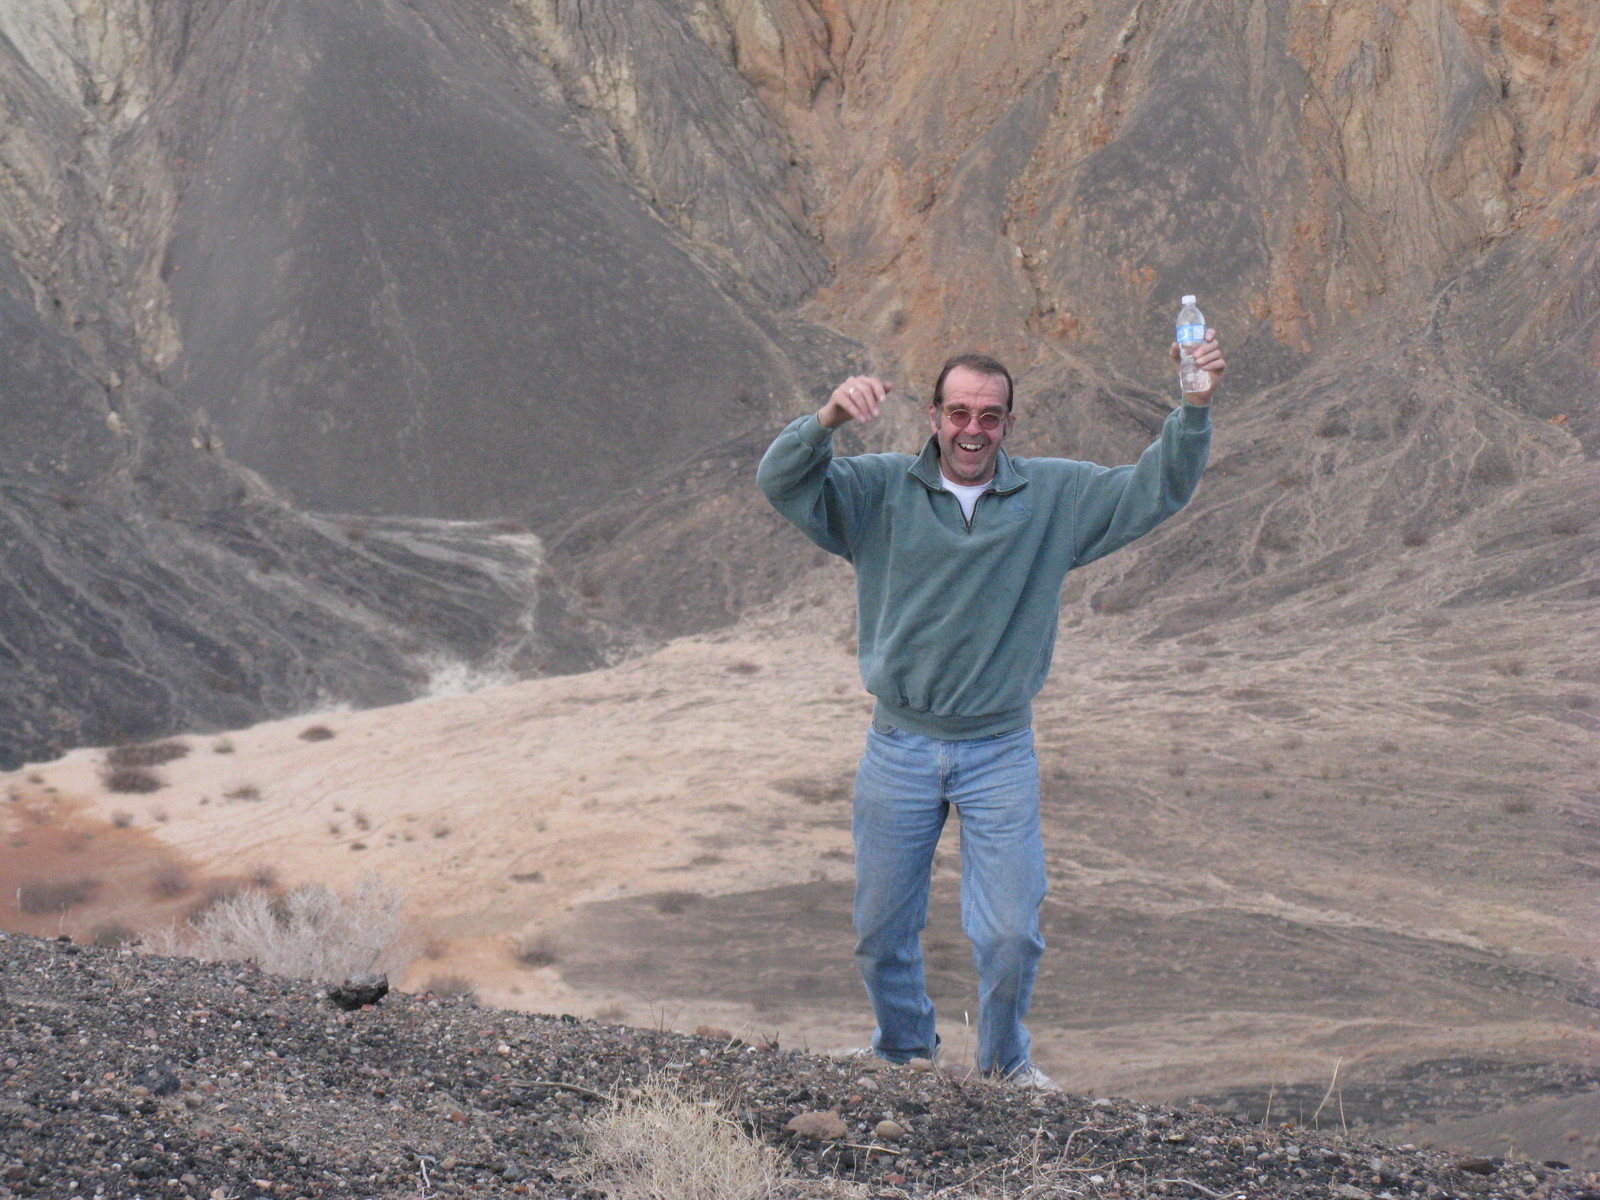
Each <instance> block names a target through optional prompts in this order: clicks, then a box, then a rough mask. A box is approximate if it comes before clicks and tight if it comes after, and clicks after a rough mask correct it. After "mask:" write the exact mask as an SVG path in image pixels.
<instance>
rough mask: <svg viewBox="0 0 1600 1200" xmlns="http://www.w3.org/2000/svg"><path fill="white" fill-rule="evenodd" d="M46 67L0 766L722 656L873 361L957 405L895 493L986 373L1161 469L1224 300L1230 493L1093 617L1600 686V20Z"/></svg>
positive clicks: (548, 25) (1070, 442)
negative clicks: (973, 375) (1172, 350)
mask: <svg viewBox="0 0 1600 1200" xmlns="http://www.w3.org/2000/svg"><path fill="white" fill-rule="evenodd" d="M0 35H3V40H0V97H3V102H4V105H5V110H6V129H7V136H6V138H5V139H4V141H3V142H0V158H3V160H4V166H5V168H6V171H5V177H4V181H3V182H0V320H3V321H4V322H5V327H6V334H5V337H6V341H5V353H4V355H3V356H0V357H3V361H0V403H3V404H4V406H5V412H6V415H7V422H8V439H7V445H6V448H5V450H4V452H3V457H0V483H3V494H4V496H5V498H6V499H5V501H4V503H5V506H6V507H5V513H4V519H5V521H6V523H7V524H8V527H9V528H10V530H12V531H13V532H12V534H11V535H10V539H9V541H8V543H7V555H8V564H9V565H10V567H11V569H10V570H9V571H8V579H7V581H6V583H5V584H4V585H3V586H4V588H5V592H4V593H3V605H4V615H5V627H6V635H7V639H8V641H7V644H6V647H5V654H6V655H7V659H6V661H7V664H8V665H7V668H6V669H7V671H8V672H12V673H14V674H13V675H12V676H11V677H12V678H14V679H15V680H16V681H17V686H16V687H14V688H9V687H8V692H9V693H12V694H16V695H19V696H22V697H24V699H23V700H21V701H20V702H19V707H17V708H15V709H14V710H12V715H10V716H7V717H5V718H3V719H0V727H3V729H4V731H5V732H4V734H3V737H4V739H5V740H6V742H7V744H8V746H9V747H10V757H9V758H7V759H5V761H14V760H15V759H16V757H17V756H18V755H19V754H20V755H24V756H26V755H32V754H38V753H43V752H47V751H48V750H49V749H51V748H54V747H58V746H61V745H66V744H70V743H71V742H73V741H77V740H84V739H88V740H105V739H108V738H112V737H116V736H121V735H128V736H143V735H146V734H150V733H154V732H158V731H160V730H162V729H170V728H177V727H179V726H181V725H184V724H186V723H187V724H200V725H204V724H207V723H219V722H234V721H243V720H249V719H251V718H252V716H253V715H259V714H263V713H267V712H284V711H290V710H292V709H293V708H295V707H296V706H305V705H309V704H315V703H320V702H325V701H327V700H348V701H350V702H354V703H374V702H379V701H382V700H388V699H399V698H403V697H404V696H406V695H410V694H413V692H414V691H415V689H416V688H417V687H418V686H421V684H420V682H419V681H420V680H422V679H423V677H424V676H425V675H426V673H427V667H426V663H428V662H435V661H441V660H445V659H448V660H451V661H457V662H467V663H475V664H479V665H480V666H481V665H482V664H501V665H503V666H505V667H506V668H507V669H511V670H533V669H570V668H573V667H578V666H582V665H583V664H585V663H590V662H594V661H598V659H599V658H600V657H601V656H603V655H604V654H605V653H606V647H607V646H615V645H617V644H619V641H618V639H623V640H626V639H629V638H637V637H639V636H668V635H672V634H677V633H682V632H686V631H691V630H696V629H705V628H708V627H711V626H714V625H716V624H719V623H722V622H725V621H727V620H730V619H732V618H733V617H735V616H737V615H738V613H740V612H741V611H744V610H745V609H746V608H747V607H748V606H749V605H750V604H752V603H759V602H761V601H763V600H765V599H769V598H771V597H772V596H775V595H777V594H778V593H780V592H781V591H782V589H783V588H784V587H785V586H787V584H788V583H789V582H791V581H792V580H794V579H795V578H796V577H797V576H798V575H799V574H802V573H803V572H804V571H806V570H808V569H809V568H810V566H811V565H812V564H813V563H814V562H815V559H814V558H813V557H811V556H809V555H808V554H794V553H791V550H792V547H791V546H790V544H789V542H788V541H787V540H784V539H785V538H786V535H784V534H782V533H781V532H780V531H779V526H778V524H777V523H776V521H775V518H773V517H772V516H771V514H770V513H769V512H767V510H766V509H765V507H764V505H763V503H762V502H761V500H760V498H759V497H758V496H756V495H755V493H754V490H753V488H752V487H751V486H750V470H749V468H750V466H751V464H752V463H753V460H754V458H755V457H756V456H757V455H758V453H759V450H760V447H761V445H762V443H763V441H764V439H765V438H766V437H768V436H769V435H770V433H771V431H772V430H773V429H775V428H776V426H777V425H778V424H779V423H780V421H781V420H782V418H784V417H785V416H787V415H790V414H792V413H795V412H798V411H802V410H803V408H804V407H805V406H806V405H808V404H810V403H812V402H813V400H814V398H815V397H814V392H815V391H816V390H817V389H819V388H821V387H825V385H826V384H827V382H828V381H829V380H831V379H832V378H834V376H835V375H836V373H837V372H839V371H842V370H844V369H845V367H846V364H847V363H848V364H853V365H855V366H870V367H872V368H874V369H877V370H880V371H883V372H885V373H888V374H891V375H892V376H894V377H895V378H896V379H897V380H898V381H899V383H900V385H901V386H900V390H899V392H898V395H900V396H902V397H909V398H910V400H911V403H905V402H903V401H902V402H897V403H896V405H895V406H894V409H893V411H892V412H891V413H890V414H889V416H888V418H887V419H886V420H885V421H884V422H882V423H881V424H880V426H879V427H878V428H876V429H874V430H867V431H862V433H861V435H860V437H859V438H858V439H852V440H848V442H847V444H848V445H849V446H865V447H868V448H879V447H887V446H890V445H894V446H897V447H901V448H909V447H910V446H912V445H914V444H915V442H916V440H917V439H918V437H919V436H920V433H919V429H920V422H921V417H920V412H919V408H918V405H917V403H916V401H917V400H918V398H919V397H924V396H925V391H926V384H927V381H928V380H929V379H930V378H931V376H932V374H933V372H934V370H935V369H936V367H937V365H938V362H939V361H940V360H941V359H942V358H943V356H944V355H945V354H946V353H948V352H949V351H950V350H951V349H952V348H954V347H957V346H982V347H984V348H987V349H990V350H993V351H996V352H998V353H1000V354H1002V355H1003V356H1006V357H1008V358H1009V359H1010V360H1011V361H1012V363H1013V365H1014V366H1015V367H1017V368H1018V370H1019V373H1020V379H1021V384H1022V388H1021V391H1022V396H1023V405H1024V407H1023V415H1024V420H1023V423H1022V425H1021V426H1020V427H1019V444H1020V445H1021V446H1022V447H1023V448H1024V449H1027V450H1033V451H1048V452H1052V453H1063V452H1064V453H1068V454H1076V455H1081V456H1085V457H1094V458H1098V459H1125V458H1127V457H1129V456H1131V455H1132V454H1133V453H1135V452H1137V450H1138V449H1139V448H1140V446H1141V445H1142V444H1143V441H1144V439H1145V438H1146V437H1147V436H1148V434H1149V432H1150V430H1151V429H1153V427H1154V425H1155V423H1156V422H1157V420H1158V419H1159V417H1160V415H1161V413H1162V411H1163V410H1164V409H1165V408H1166V407H1167V406H1168V405H1169V404H1170V392H1171V383H1170V380H1169V378H1168V374H1169V367H1168V366H1167V364H1166V362H1165V360H1164V358H1163V354H1162V347H1163V346H1164V345H1165V344H1166V340H1167V338H1168V336H1169V335H1168V334H1167V329H1168V327H1169V324H1170V321H1171V317H1172V314H1173V313H1174V312H1175V310H1176V307H1177V297H1178V295H1179V294H1180V293H1181V292H1184V291H1189V290H1194V291H1197V292H1199V293H1200V294H1201V296H1202V301H1203V305H1204V307H1205V310H1206V313H1207V315H1208V317H1209V318H1210V319H1211V321H1212V323H1213V324H1215V325H1217V326H1218V327H1220V328H1221V329H1223V330H1224V331H1225V332H1226V335H1227V340H1228V346H1229V351H1230V361H1231V362H1232V363H1233V369H1232V372H1231V374H1230V384H1229V389H1228V392H1227V394H1226V396H1225V398H1224V400H1223V407H1222V409H1221V412H1222V413H1223V414H1224V423H1225V426H1226V428H1225V432H1224V435H1223V436H1222V437H1221V438H1219V444H1218V457H1217V470H1216V471H1215V472H1214V473H1213V476H1212V477H1211V478H1210V479H1208V482H1207V485H1206V487H1205V488H1204V489H1203V490H1202V493H1201V497H1200V499H1199V500H1198V502H1197V508H1196V512H1195V514H1194V515H1195V519H1194V520H1190V521H1186V523H1185V524H1184V525H1183V526H1182V527H1181V529H1178V528H1175V529H1174V531H1172V532H1171V533H1170V534H1164V535H1163V536H1161V537H1158V538H1157V539H1154V540H1152V541H1151V542H1150V543H1148V544H1144V545H1141V546H1140V547H1139V548H1138V549H1137V550H1136V551H1134V552H1131V553H1128V554H1126V555H1122V556H1118V558H1117V559H1115V560H1113V561H1112V563H1110V564H1108V565H1107V566H1105V567H1104V568H1099V569H1097V572H1096V573H1095V574H1094V575H1092V576H1091V577H1087V578H1085V579H1084V580H1082V581H1079V582H1078V583H1076V584H1075V585H1074V587H1075V588H1076V589H1077V590H1075V591H1069V597H1068V600H1069V619H1074V618H1075V619H1079V620H1091V619H1094V618H1096V617H1098V616H1102V615H1107V614H1112V613H1137V614H1139V615H1137V616H1135V618H1134V619H1135V622H1136V624H1138V625H1139V627H1140V628H1141V629H1142V630H1143V631H1144V632H1146V633H1148V634H1150V635H1151V636H1170V635H1172V634H1173V633H1174V632H1176V631H1179V630H1184V629H1191V630H1192V629H1193V628H1194V626H1195V623H1196V622H1199V621H1203V620H1207V619H1210V618H1208V617H1206V615H1205V614H1206V613H1209V612H1228V613H1234V614H1237V613H1240V612H1246V611H1251V612H1254V611H1266V610H1269V609H1273V608H1275V607H1276V606H1278V605H1280V604H1283V603H1285V602H1288V601H1290V600H1292V601H1293V603H1295V604H1299V603H1301V602H1302V601H1305V600H1306V599H1307V598H1308V597H1309V598H1311V599H1313V600H1314V601H1315V603H1316V605H1320V606H1322V608H1325V609H1326V610H1327V611H1328V612H1329V613H1333V612H1337V613H1339V614H1342V615H1341V616H1340V617H1339V618H1338V619H1340V620H1344V621H1348V622H1357V623H1359V622H1361V621H1368V620H1371V621H1376V620H1379V619H1380V614H1384V613H1387V614H1390V615H1393V614H1394V613H1397V612H1401V611H1415V610H1418V609H1423V610H1432V609H1436V608H1439V607H1441V606H1445V607H1448V606H1460V605H1472V604H1491V605H1493V604H1515V605H1518V606H1520V608H1519V610H1518V614H1517V619H1518V620H1525V621H1527V622H1528V623H1529V624H1530V626H1532V627H1536V628H1545V629H1548V630H1549V631H1550V632H1549V638H1550V645H1551V647H1552V654H1551V661H1552V662H1553V663H1556V664H1557V665H1556V667H1555V668H1554V669H1559V670H1561V671H1568V670H1580V668H1579V667H1578V666H1576V665H1574V664H1570V663H1568V659H1569V657H1571V655H1572V654H1573V653H1576V652H1578V651H1580V650H1581V649H1582V648H1583V647H1585V646H1589V645H1591V644H1592V639H1593V636H1594V631H1593V629H1592V628H1588V627H1583V628H1579V627H1577V626H1575V625H1574V624H1573V621H1574V619H1575V606H1576V607H1581V606H1582V605H1584V604H1586V603H1587V602H1589V601H1590V600H1591V599H1592V596H1593V594H1594V592H1595V590H1596V587H1597V585H1596V583H1595V580H1596V576H1597V573H1600V532H1597V530H1596V527H1595V524H1594V522H1593V520H1592V518H1590V517H1588V516H1587V515H1586V514H1587V513H1588V512H1592V511H1594V504H1595V499H1596V497H1595V487H1596V485H1595V483H1594V479H1593V472H1592V469H1590V467H1589V464H1591V463H1592V460H1593V456H1594V454H1595V453H1596V452H1597V450H1600V412H1597V410H1596V408H1595V406H1594V405H1593V404H1592V403H1587V402H1585V400H1584V398H1585V397H1592V396H1593V395H1595V394H1596V392H1597V391H1600V373H1597V370H1596V364H1597V362H1600V333H1597V326H1596V323H1595V315H1596V309H1597V306H1600V292H1597V289H1596V283H1595V281H1596V279H1600V250H1597V249H1596V247H1597V246H1600V237H1597V236H1596V235H1597V234H1600V176H1597V174H1596V166H1597V155H1596V150H1595V147H1594V146H1593V144H1592V142H1593V138H1592V133H1593V130H1594V129H1595V128H1596V127H1600V84H1597V82H1596V75H1595V73H1594V72H1593V71H1590V70H1587V69H1586V67H1587V64H1588V63H1589V62H1590V61H1592V59H1593V57H1594V55H1595V53H1596V49H1597V45H1600V16H1597V15H1596V13H1595V11H1594V9H1593V7H1592V6H1590V5H1585V4H1581V3H1579V2H1578V0H1552V2H1550V3H1542V4H1538V5H1535V4H1531V3H1525V2H1523V0H1429V2H1428V3H1424V4H1420V5H1411V6H1408V7H1406V8H1405V9H1404V11H1401V10H1398V9H1394V8H1393V7H1392V6H1388V7H1386V6H1384V5H1381V4H1376V3H1373V4H1367V3H1351V4H1340V5H1331V4H1328V3H1325V2H1324V0H1296V2H1295V3H1292V4H1288V5H1279V4H1272V3H1268V2H1267V0H1227V2H1224V0H1207V2H1205V3H1199V4H1193V5H1187V6H1182V7H1180V8H1174V7H1172V6H1162V5H1157V4H1153V3H1150V2H1149V0H1124V2H1123V3H1120V4H1113V5H1109V6H1108V5H1092V4H1089V3H1087V0H1079V2H1073V3H1045V2H1044V0H1003V2H1002V3H998V4H994V5H990V6H988V7H987V8H985V9H983V10H982V11H981V12H974V11H973V10H971V9H970V8H963V7H960V6H950V5H943V6H940V5H926V4H918V3H913V2H912V0H855V2H849V0H698V2H697V3H694V4H681V3H676V2H668V0H626V2H625V3H618V4H613V3H605V4H601V3H596V2H593V0H576V2H572V3H568V2H562V3H554V2H553V0H493V2H491V3H471V4H469V3H465V2H464V0H419V2H414V3H406V4H402V3H399V2H398V0H394V2H390V0H381V2H378V3H372V4H366V5H362V6H359V7H357V8H352V7H341V6H328V5H323V4H316V3H311V2H310V0H185V2H183V3H175V4H154V3H151V0H111V2H109V3H103V4H92V5H91V4H88V3H86V2H78V0H74V2H73V3H67V4H57V3H46V2H45V0H15V2H14V3H11V4H9V5H7V6H6V8H5V10H4V11H3V12H0ZM308 510H309V511H314V512H316V511H320V512H324V513H357V514H366V515H367V516H368V517H384V518H385V519H386V521H395V522H399V524H390V523H385V522H380V523H378V524H368V525H365V526H363V525H360V524H359V523H355V521H354V519H353V518H348V517H322V518H312V517H308V516H307V515H306V512H307V511H308ZM414 519H427V520H430V521H433V522H456V521H471V520H478V521H484V520H487V521H490V522H495V521H498V522H512V523H513V525H511V526H501V527H499V528H496V527H495V526H493V525H491V526H487V527H485V526H463V525H457V524H448V523H447V524H437V523H435V524H426V525H407V524H406V522H408V521H411V520H414ZM526 529H531V530H532V531H533V533H534V534H535V535H537V539H541V540H531V539H530V537H529V535H528V534H527V533H526V532H525V531H524V530H526ZM352 530H354V531H357V533H358V534H359V536H358V539H357V543H356V544H352V543H351V542H350V541H349V540H348V536H349V533H350V531H352ZM396 539H399V540H398V541H397V540H396ZM402 543H404V546H402ZM545 544H548V545H549V546H551V548H552V549H551V555H550V559H549V562H548V563H547V564H546V565H545V566H543V567H541V566H540V564H541V563H544V561H545V560H544V557H543V555H544V551H543V545H545ZM423 545H425V546H426V547H427V548H428V549H427V551H426V553H423V552H421V551H419V550H418V547H419V546H423ZM380 547H381V549H380ZM442 547H447V549H445V548H442ZM1401 558H1403V559H1404V565H1403V568H1402V569H1403V572H1405V573H1406V575H1405V578H1404V579H1401V580H1399V581H1398V582H1397V581H1396V580H1395V579H1393V578H1392V575H1393V571H1392V570H1391V568H1392V567H1393V566H1394V563H1395V562H1396V560H1397V559H1401ZM196 564H205V565H204V567H203V569H202V568H201V567H200V566H197V565H196ZM268 564H270V565H268ZM541 571H543V572H544V575H543V576H541ZM541 577H544V578H546V579H547V580H548V582H546V583H545V584H542V585H541V584H537V583H535V582H531V581H534V580H537V579H539V578H541ZM1152 578H1160V579H1161V580H1162V581H1163V584H1162V587H1161V588H1160V589H1152V588H1151V586H1150V584H1149V582H1148V581H1149V580H1150V579H1152ZM107 580H109V581H111V582H112V583H114V584H115V586H114V587H108V586H107V582H106V581H107ZM130 581H134V582H130ZM558 581H559V582H558ZM1340 588H1342V589H1344V591H1342V592H1340V591H1337V590H1336V589H1340ZM1351 594H1356V595H1359V596H1360V597H1362V598H1363V599H1362V602H1361V603H1360V604H1356V603H1354V602H1353V601H1350V600H1348V599H1346V597H1348V596H1350V595H1351ZM562 597H567V599H562ZM573 605H576V606H577V609H578V611H579V612H581V614H582V615H581V616H580V615H574V613H573V612H572V608H573ZM1539 606H1545V607H1539ZM541 610H542V612H543V616H541V615H540V612H541ZM1319 611H1321V610H1320V609H1319ZM157 614H159V616H157ZM1317 619H1322V618H1320V617H1319V618H1317ZM1330 619H1331V618H1330ZM1383 619H1385V620H1387V619H1388V618H1387V617H1385V618H1383ZM419 631H420V632H419ZM1586 639H1588V640H1586Z"/></svg>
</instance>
